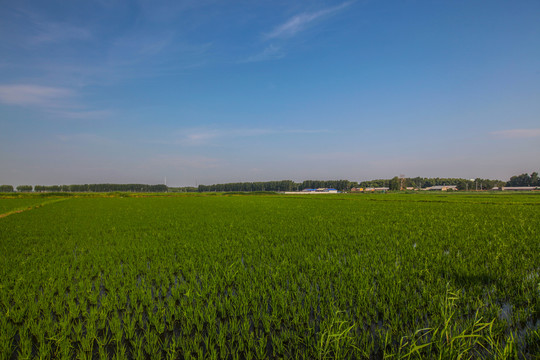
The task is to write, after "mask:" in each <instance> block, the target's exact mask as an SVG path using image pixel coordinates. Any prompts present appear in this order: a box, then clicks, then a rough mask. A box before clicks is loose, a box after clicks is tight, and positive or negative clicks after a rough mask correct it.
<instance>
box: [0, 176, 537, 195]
mask: <svg viewBox="0 0 540 360" xmlns="http://www.w3.org/2000/svg"><path fill="white" fill-rule="evenodd" d="M437 185H455V186H457V189H458V190H490V189H492V188H494V187H501V186H538V187H540V177H539V175H538V172H533V173H531V174H530V175H529V174H521V175H516V176H512V177H511V178H510V180H509V181H507V182H504V181H501V180H491V179H481V178H477V179H474V180H470V179H462V178H425V177H414V178H403V179H402V178H399V177H397V176H395V177H393V178H391V179H377V180H369V181H362V182H361V183H358V182H356V181H349V180H304V181H303V182H298V183H297V182H294V181H292V180H278V181H260V182H237V183H224V184H213V185H199V186H198V187H192V186H186V187H167V185H164V184H158V185H148V184H82V185H80V184H79V185H36V186H32V185H19V186H17V187H16V188H14V187H13V186H12V185H0V192H14V191H15V189H17V191H18V192H32V191H34V192H114V191H121V192H169V191H170V192H232V191H240V192H252V191H301V190H303V189H317V188H333V189H337V190H339V191H348V190H350V189H352V188H354V187H363V188H370V187H388V188H389V189H390V190H400V189H402V188H407V187H413V188H419V189H420V188H427V187H431V186H437Z"/></svg>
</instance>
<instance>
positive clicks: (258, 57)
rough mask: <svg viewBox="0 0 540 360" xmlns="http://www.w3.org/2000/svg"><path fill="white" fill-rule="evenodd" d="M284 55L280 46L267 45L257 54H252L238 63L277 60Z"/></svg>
mask: <svg viewBox="0 0 540 360" xmlns="http://www.w3.org/2000/svg"><path fill="white" fill-rule="evenodd" d="M284 56H285V52H283V50H282V49H281V47H280V46H276V45H273V44H272V45H269V46H267V47H266V48H265V49H264V50H263V51H261V52H260V53H258V54H255V55H252V56H250V57H248V58H247V59H245V60H242V61H240V63H251V62H259V61H268V60H277V59H281V58H283V57H284Z"/></svg>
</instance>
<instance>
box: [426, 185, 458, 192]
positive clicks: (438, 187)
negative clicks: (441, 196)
mask: <svg viewBox="0 0 540 360" xmlns="http://www.w3.org/2000/svg"><path fill="white" fill-rule="evenodd" d="M424 190H427V191H448V190H450V191H454V190H457V185H436V186H431V187H428V188H425V189H424Z"/></svg>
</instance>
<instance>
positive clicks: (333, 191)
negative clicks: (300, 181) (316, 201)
mask: <svg viewBox="0 0 540 360" xmlns="http://www.w3.org/2000/svg"><path fill="white" fill-rule="evenodd" d="M337 193H339V191H338V190H337V189H334V188H318V189H304V190H302V191H285V194H337Z"/></svg>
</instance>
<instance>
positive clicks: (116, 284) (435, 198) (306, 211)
mask: <svg viewBox="0 0 540 360" xmlns="http://www.w3.org/2000/svg"><path fill="white" fill-rule="evenodd" d="M38 200H40V201H42V200H43V199H38ZM9 201H22V200H20V199H19V200H13V199H0V206H2V207H4V208H7V207H9V205H5V203H7V202H9ZM25 205H26V204H25ZM539 218H540V196H538V195H535V194H410V195H409V194H380V195H363V194H361V195H318V196H306V195H304V196H303V195H299V196H294V195H292V196H281V195H272V196H268V195H256V196H237V195H228V196H224V195H219V194H217V195H214V196H182V197H146V198H137V197H120V194H119V195H118V197H109V198H104V197H103V198H100V197H95V198H87V197H70V198H68V199H66V200H64V201H59V202H54V203H48V204H46V205H44V206H42V207H39V208H35V209H33V210H29V211H25V212H22V213H19V214H14V215H11V216H8V217H5V218H2V219H0V263H1V264H2V265H1V268H0V311H1V316H0V357H1V358H2V359H9V358H11V359H26V358H30V357H35V358H44V359H46V358H70V359H75V358H77V359H85V358H111V359H112V358H114V359H123V358H134V359H146V358H149V359H161V358H171V359H188V358H205V359H206V358H207V359H256V358H261V359H264V358H270V359H280V358H283V359H290V358H301V359H329V358H330V359H367V358H376V359H379V358H383V357H388V358H410V357H412V358H439V357H440V358H443V359H455V358H458V357H459V356H462V357H464V358H470V357H472V358H485V359H492V358H535V356H536V354H538V353H540V333H539V329H540V320H539V310H540V238H539V236H538V234H540V221H538V219H539Z"/></svg>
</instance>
